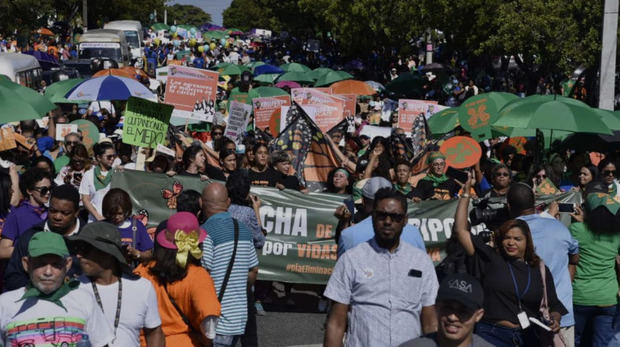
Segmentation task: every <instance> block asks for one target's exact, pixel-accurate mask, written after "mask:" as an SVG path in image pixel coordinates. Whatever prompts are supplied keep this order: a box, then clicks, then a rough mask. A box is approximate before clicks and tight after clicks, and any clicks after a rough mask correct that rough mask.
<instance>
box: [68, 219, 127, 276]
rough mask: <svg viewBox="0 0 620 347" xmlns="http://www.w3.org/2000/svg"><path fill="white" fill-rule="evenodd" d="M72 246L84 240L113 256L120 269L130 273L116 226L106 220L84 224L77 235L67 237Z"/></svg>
mask: <svg viewBox="0 0 620 347" xmlns="http://www.w3.org/2000/svg"><path fill="white" fill-rule="evenodd" d="M67 239H68V240H69V242H70V245H71V246H72V247H75V246H76V245H77V243H78V242H85V243H87V244H89V245H90V246H92V247H94V248H96V249H98V250H100V251H101V252H104V253H106V254H109V255H111V256H113V257H114V258H115V259H116V260H117V261H118V262H119V264H120V266H121V270H122V271H123V272H124V273H126V274H132V270H131V267H130V266H129V264H127V259H125V256H124V255H123V244H122V243H121V234H120V232H119V231H118V228H117V227H116V226H115V225H114V224H111V223H108V222H93V223H89V224H86V226H84V228H82V230H80V232H79V233H78V234H77V235H73V236H69V237H68V238H67Z"/></svg>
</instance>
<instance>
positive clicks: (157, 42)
mask: <svg viewBox="0 0 620 347" xmlns="http://www.w3.org/2000/svg"><path fill="white" fill-rule="evenodd" d="M160 43H161V40H160V39H159V38H156V39H155V45H156V46H159V44H160Z"/></svg>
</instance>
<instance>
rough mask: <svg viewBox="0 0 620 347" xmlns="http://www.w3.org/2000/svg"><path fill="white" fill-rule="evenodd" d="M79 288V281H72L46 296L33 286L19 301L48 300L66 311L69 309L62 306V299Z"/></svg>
mask: <svg viewBox="0 0 620 347" xmlns="http://www.w3.org/2000/svg"><path fill="white" fill-rule="evenodd" d="M79 286H80V282H79V281H77V280H71V281H68V282H65V283H63V284H62V286H60V288H58V289H56V290H55V291H54V292H53V293H50V294H45V293H43V292H41V291H40V290H39V289H38V288H36V287H34V286H32V285H31V286H29V287H28V288H27V289H26V292H25V293H24V295H23V296H22V297H21V299H19V300H17V301H21V300H26V299H28V298H38V299H41V300H47V301H49V302H53V303H55V304H56V305H58V306H60V307H62V308H63V309H64V310H65V311H66V310H67V308H66V307H65V306H64V305H63V304H62V302H61V301H60V299H61V298H62V297H64V296H65V295H67V294H69V292H70V291H72V290H74V289H76V288H77V287H79Z"/></svg>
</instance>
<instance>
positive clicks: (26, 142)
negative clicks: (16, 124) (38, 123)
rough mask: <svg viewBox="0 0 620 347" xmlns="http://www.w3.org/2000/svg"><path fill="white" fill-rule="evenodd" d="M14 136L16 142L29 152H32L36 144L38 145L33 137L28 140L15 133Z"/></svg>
mask: <svg viewBox="0 0 620 347" xmlns="http://www.w3.org/2000/svg"><path fill="white" fill-rule="evenodd" d="M13 136H14V137H15V142H17V143H18V144H20V145H22V146H24V147H25V148H26V149H27V150H31V149H32V147H33V146H34V145H35V143H37V141H36V140H35V139H33V138H32V137H29V138H26V137H25V136H24V135H22V134H18V133H13Z"/></svg>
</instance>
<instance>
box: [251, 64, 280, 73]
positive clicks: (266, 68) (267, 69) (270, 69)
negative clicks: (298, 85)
mask: <svg viewBox="0 0 620 347" xmlns="http://www.w3.org/2000/svg"><path fill="white" fill-rule="evenodd" d="M276 73H284V70H282V69H280V68H279V67H277V66H273V65H269V64H264V65H260V66H257V67H255V68H254V76H258V75H262V74H276Z"/></svg>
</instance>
